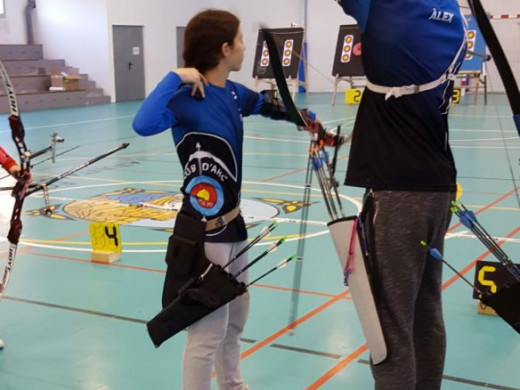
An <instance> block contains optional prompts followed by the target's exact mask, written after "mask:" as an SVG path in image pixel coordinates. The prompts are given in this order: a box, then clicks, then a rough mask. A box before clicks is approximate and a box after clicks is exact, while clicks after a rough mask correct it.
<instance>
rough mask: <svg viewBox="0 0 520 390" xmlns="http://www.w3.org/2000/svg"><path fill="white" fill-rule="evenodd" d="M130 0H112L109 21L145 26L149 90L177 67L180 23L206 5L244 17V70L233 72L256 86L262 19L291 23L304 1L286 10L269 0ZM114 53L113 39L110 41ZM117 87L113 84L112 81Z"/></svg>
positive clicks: (291, 1) (291, 2) (295, 0)
mask: <svg viewBox="0 0 520 390" xmlns="http://www.w3.org/2000/svg"><path fill="white" fill-rule="evenodd" d="M127 3H128V2H127V1H126V0H109V1H108V15H109V16H108V23H109V25H110V26H111V25H142V26H145V27H144V52H145V72H146V74H145V78H146V91H147V92H149V91H150V90H152V89H153V88H154V87H155V85H156V84H157V82H158V81H159V80H161V79H162V78H163V76H164V75H165V74H166V72H167V71H168V70H170V69H173V68H175V67H176V64H177V53H176V48H175V45H176V36H175V34H176V27H178V26H186V24H187V23H188V21H189V20H190V18H191V17H192V16H193V15H194V14H195V13H197V12H198V11H201V10H203V9H207V8H217V7H218V8H220V9H225V10H228V11H230V12H233V13H234V14H235V15H237V16H238V17H239V18H240V20H241V25H242V30H243V32H244V40H245V44H246V57H245V60H244V64H243V67H242V70H241V71H240V72H237V73H234V74H232V76H231V77H232V78H233V80H235V81H238V82H241V83H243V84H245V85H247V86H249V87H253V79H252V77H251V74H252V72H253V61H254V52H255V50H254V49H255V46H256V38H257V34H258V28H259V25H260V23H265V24H267V25H268V26H270V27H289V26H290V25H291V23H293V22H296V23H299V22H300V19H301V15H300V13H301V1H300V0H284V9H283V12H273V7H272V6H271V7H266V5H265V2H264V3H263V2H256V1H255V2H251V1H237V0H191V1H188V0H132V7H131V9H130V8H129V7H127ZM110 35H111V32H110ZM110 42H112V38H110ZM110 47H111V48H110V52H111V54H110V55H112V43H110ZM112 90H113V85H112Z"/></svg>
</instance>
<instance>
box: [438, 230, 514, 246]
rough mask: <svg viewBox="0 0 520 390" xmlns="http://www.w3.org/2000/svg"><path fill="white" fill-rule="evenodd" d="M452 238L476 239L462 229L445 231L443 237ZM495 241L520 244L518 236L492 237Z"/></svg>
mask: <svg viewBox="0 0 520 390" xmlns="http://www.w3.org/2000/svg"><path fill="white" fill-rule="evenodd" d="M452 238H471V239H475V240H476V239H478V238H477V236H475V235H474V234H473V233H469V232H468V231H467V230H463V231H461V232H457V233H447V234H446V237H445V239H446V240H450V239H452ZM492 238H493V240H495V241H504V242H508V243H514V244H520V238H508V237H492Z"/></svg>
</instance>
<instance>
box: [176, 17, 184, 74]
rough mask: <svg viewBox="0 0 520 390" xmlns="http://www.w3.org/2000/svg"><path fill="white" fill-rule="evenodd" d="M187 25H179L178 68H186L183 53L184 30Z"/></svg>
mask: <svg viewBox="0 0 520 390" xmlns="http://www.w3.org/2000/svg"><path fill="white" fill-rule="evenodd" d="M185 30H186V27H177V28H176V32H177V68H184V58H183V57H182V53H183V51H184V31H185Z"/></svg>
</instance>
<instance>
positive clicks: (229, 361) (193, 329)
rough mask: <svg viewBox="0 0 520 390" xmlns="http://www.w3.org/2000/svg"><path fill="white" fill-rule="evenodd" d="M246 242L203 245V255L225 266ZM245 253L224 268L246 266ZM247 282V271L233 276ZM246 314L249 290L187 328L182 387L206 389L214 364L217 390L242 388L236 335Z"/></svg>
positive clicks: (237, 335)
mask: <svg viewBox="0 0 520 390" xmlns="http://www.w3.org/2000/svg"><path fill="white" fill-rule="evenodd" d="M246 245H247V241H242V242H237V243H211V242H206V243H205V244H204V250H205V253H206V257H207V259H208V260H209V261H211V262H212V263H214V264H218V265H222V266H223V265H225V264H226V263H227V262H228V261H229V260H230V259H231V258H233V256H234V255H235V254H236V253H238V252H239V251H240V250H241V249H242V248H244V247H245V246H246ZM247 262H248V258H247V252H246V253H245V254H243V255H242V256H240V257H239V258H238V259H237V260H236V261H235V262H233V264H231V265H230V266H229V268H228V269H226V270H227V271H228V272H230V273H232V274H234V273H237V272H238V271H239V270H241V269H242V268H243V267H244V266H245V265H247ZM237 279H238V281H240V282H244V283H247V280H248V272H247V271H245V272H244V273H243V274H241V275H240V276H238V277H237ZM248 313H249V293H248V292H246V293H245V294H243V295H241V296H239V297H237V298H235V299H234V300H232V301H231V302H230V303H228V304H227V305H224V306H223V307H221V308H219V309H217V310H215V311H214V312H213V313H211V314H209V315H207V316H206V317H204V318H202V319H201V320H199V321H198V322H196V323H195V324H193V325H191V326H189V327H188V338H187V340H186V347H185V349H184V361H183V390H210V389H211V372H212V370H213V367H215V373H216V375H217V383H218V388H219V389H220V390H242V389H243V388H244V382H243V380H242V377H241V375H240V370H239V363H240V336H241V335H242V331H243V330H244V326H245V324H246V320H247V315H248Z"/></svg>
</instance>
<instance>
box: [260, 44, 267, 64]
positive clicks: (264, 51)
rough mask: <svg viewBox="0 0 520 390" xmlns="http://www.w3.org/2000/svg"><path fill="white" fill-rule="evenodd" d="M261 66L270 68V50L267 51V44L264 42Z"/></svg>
mask: <svg viewBox="0 0 520 390" xmlns="http://www.w3.org/2000/svg"><path fill="white" fill-rule="evenodd" d="M260 66H269V50H268V49H267V42H266V41H264V45H263V47H262V57H260Z"/></svg>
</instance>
